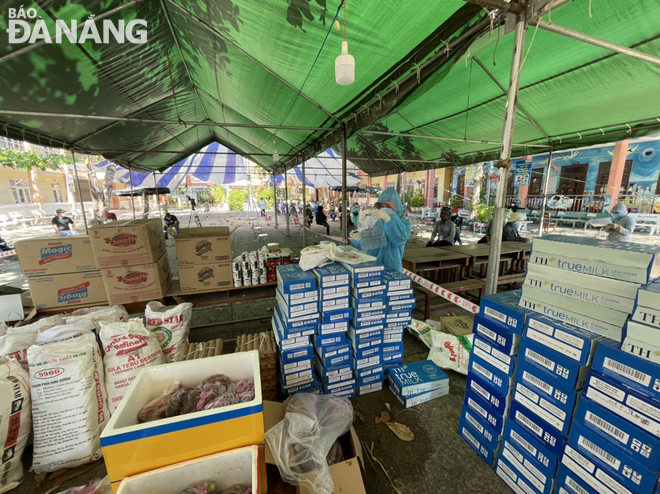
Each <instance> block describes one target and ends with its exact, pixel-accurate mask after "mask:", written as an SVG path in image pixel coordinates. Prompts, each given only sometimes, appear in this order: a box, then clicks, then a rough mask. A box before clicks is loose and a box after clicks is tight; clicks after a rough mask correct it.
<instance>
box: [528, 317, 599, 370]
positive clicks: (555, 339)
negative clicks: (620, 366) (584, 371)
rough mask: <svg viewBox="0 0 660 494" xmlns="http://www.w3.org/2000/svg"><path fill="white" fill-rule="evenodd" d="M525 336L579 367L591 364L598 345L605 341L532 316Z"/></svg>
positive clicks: (550, 319) (563, 324)
mask: <svg viewBox="0 0 660 494" xmlns="http://www.w3.org/2000/svg"><path fill="white" fill-rule="evenodd" d="M525 336H526V337H527V338H529V339H531V340H534V341H536V342H538V343H540V344H541V345H543V346H547V347H548V348H550V349H551V350H554V351H556V352H558V353H560V354H562V355H564V356H565V357H568V358H570V359H571V360H575V361H576V362H577V363H578V364H580V365H589V364H591V358H592V357H593V354H594V352H595V351H596V346H597V345H598V343H599V342H600V341H602V340H604V339H605V337H604V336H601V335H599V334H597V333H594V332H592V331H588V330H585V329H579V328H577V327H575V326H571V325H570V324H566V323H564V322H561V321H559V320H557V319H553V318H550V317H547V316H541V315H534V316H531V317H530V318H529V321H528V322H527V333H526V334H525Z"/></svg>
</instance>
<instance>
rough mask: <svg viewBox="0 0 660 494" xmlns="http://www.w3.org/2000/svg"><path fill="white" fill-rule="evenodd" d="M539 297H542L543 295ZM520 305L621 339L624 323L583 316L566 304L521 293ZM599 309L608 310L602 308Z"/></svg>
mask: <svg viewBox="0 0 660 494" xmlns="http://www.w3.org/2000/svg"><path fill="white" fill-rule="evenodd" d="M535 296H536V295H535ZM540 298H541V299H543V297H540ZM520 305H521V306H522V307H525V308H527V309H529V310H532V311H534V312H538V313H539V314H543V315H545V316H548V317H551V318H554V319H559V320H560V321H564V322H567V323H569V324H572V325H574V326H577V327H578V328H580V329H586V330H588V331H592V332H594V333H598V334H600V335H603V336H607V337H608V338H613V339H617V340H619V341H621V335H622V332H623V324H624V323H621V325H617V324H610V323H608V322H605V321H602V320H600V319H594V318H592V317H588V316H585V315H584V314H580V313H578V312H575V311H572V310H569V307H568V304H563V305H562V306H559V305H551V304H549V303H546V302H544V301H542V300H538V299H536V298H531V297H529V296H527V295H526V294H523V296H522V297H520ZM601 309H602V310H608V309H604V308H601Z"/></svg>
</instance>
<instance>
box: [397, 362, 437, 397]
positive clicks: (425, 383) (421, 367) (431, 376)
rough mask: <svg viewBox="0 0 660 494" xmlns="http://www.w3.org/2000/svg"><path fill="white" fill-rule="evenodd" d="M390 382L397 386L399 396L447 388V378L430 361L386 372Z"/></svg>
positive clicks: (406, 365) (402, 366)
mask: <svg viewBox="0 0 660 494" xmlns="http://www.w3.org/2000/svg"><path fill="white" fill-rule="evenodd" d="M388 377H389V379H390V382H394V383H395V384H396V385H397V388H398V390H399V394H401V396H403V397H406V396H409V395H413V394H417V393H421V392H425V391H432V390H434V389H438V388H441V387H443V386H447V385H448V384H449V377H448V376H447V374H445V373H444V372H443V371H442V369H440V367H438V366H437V365H435V363H433V361H432V360H422V361H420V362H414V363H411V364H405V365H401V366H399V367H392V368H390V369H389V370H388Z"/></svg>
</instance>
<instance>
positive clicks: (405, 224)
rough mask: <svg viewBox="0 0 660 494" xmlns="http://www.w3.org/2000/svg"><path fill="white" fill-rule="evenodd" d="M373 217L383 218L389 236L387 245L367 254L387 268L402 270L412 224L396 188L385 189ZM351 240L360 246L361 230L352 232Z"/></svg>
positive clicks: (375, 206)
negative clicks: (404, 251) (404, 211)
mask: <svg viewBox="0 0 660 494" xmlns="http://www.w3.org/2000/svg"><path fill="white" fill-rule="evenodd" d="M374 208H375V209H376V211H374V212H373V213H372V214H371V216H372V218H376V219H382V220H383V221H384V225H383V226H384V230H385V235H386V236H387V246H385V247H383V248H381V249H374V250H369V251H367V254H369V255H370V256H374V257H375V258H376V260H377V261H378V262H379V263H381V264H383V265H384V266H385V267H386V268H389V269H393V270H395V271H398V272H401V271H402V269H403V266H402V265H401V260H402V259H403V249H404V248H405V246H406V242H407V241H408V239H409V238H410V231H411V228H412V227H411V224H410V221H408V220H407V219H404V218H402V216H403V204H401V198H400V197H399V195H398V194H397V192H396V190H395V189H391V188H390V189H385V190H384V191H383V192H382V193H381V194H380V196H379V197H378V202H376V204H374ZM351 242H352V243H353V245H355V247H357V248H358V249H361V247H360V232H358V231H354V232H352V233H351Z"/></svg>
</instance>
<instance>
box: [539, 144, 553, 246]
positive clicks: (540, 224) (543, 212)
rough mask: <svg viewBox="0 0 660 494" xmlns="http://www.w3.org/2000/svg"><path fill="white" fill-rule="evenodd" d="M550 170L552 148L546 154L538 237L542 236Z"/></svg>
mask: <svg viewBox="0 0 660 494" xmlns="http://www.w3.org/2000/svg"><path fill="white" fill-rule="evenodd" d="M550 170H552V147H551V148H550V152H549V153H548V171H547V172H546V174H545V181H544V182H543V201H542V202H541V215H540V216H539V237H542V236H543V217H544V216H545V202H546V200H547V198H548V184H549V183H550Z"/></svg>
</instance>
